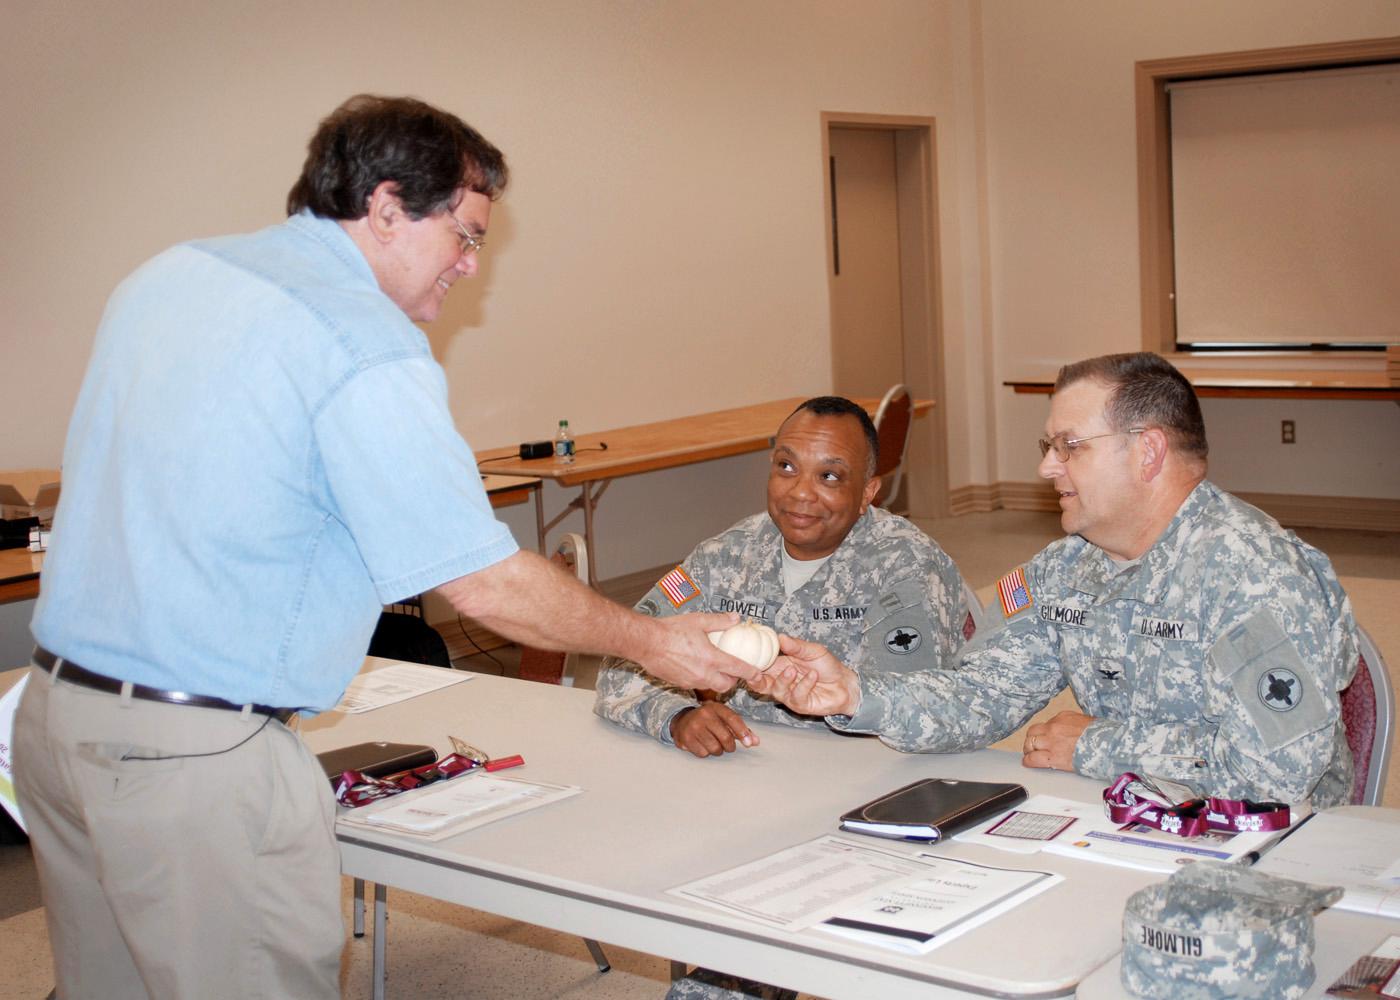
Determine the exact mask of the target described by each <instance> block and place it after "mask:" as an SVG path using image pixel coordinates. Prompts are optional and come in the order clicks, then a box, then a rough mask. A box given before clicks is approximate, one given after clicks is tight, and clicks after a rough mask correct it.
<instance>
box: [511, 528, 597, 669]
mask: <svg viewBox="0 0 1400 1000" xmlns="http://www.w3.org/2000/svg"><path fill="white" fill-rule="evenodd" d="M551 558H552V559H553V561H554V562H556V563H558V564H559V565H560V566H562V567H564V568H565V569H567V570H570V571H571V572H572V573H573V574H574V575H575V576H576V577H578V579H579V580H580V581H581V582H582V583H583V584H584V586H587V585H588V543H587V542H585V541H584V540H583V536H582V535H580V534H577V533H575V532H572V531H571V532H569V533H568V534H566V535H565V536H564V537H563V538H561V539H560V540H559V547H558V548H557V549H555V550H554V555H553V556H552V557H551ZM577 664H578V654H577V653H568V652H563V651H556V650H552V649H536V648H535V647H534V646H521V647H520V678H521V680H527V681H539V682H540V683H542V684H563V685H564V686H565V687H573V685H574V668H575V667H576V666H577Z"/></svg>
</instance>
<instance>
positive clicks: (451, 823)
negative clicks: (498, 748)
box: [340, 771, 583, 840]
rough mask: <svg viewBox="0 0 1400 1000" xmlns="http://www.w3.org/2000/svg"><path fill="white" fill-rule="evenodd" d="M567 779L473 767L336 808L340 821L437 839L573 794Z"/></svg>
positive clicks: (573, 788)
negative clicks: (560, 780)
mask: <svg viewBox="0 0 1400 1000" xmlns="http://www.w3.org/2000/svg"><path fill="white" fill-rule="evenodd" d="M581 791H583V789H581V788H578V787H576V786H573V785H551V784H546V783H545V782H542V781H525V780H523V779H520V778H498V777H495V776H493V775H489V774H486V773H485V772H483V771H476V772H473V773H471V774H468V775H464V776H462V777H459V778H454V779H452V780H450V781H444V782H440V783H438V784H434V785H429V786H428V787H426V788H421V789H417V790H415V791H411V792H404V793H403V794H402V795H396V796H394V797H392V798H389V799H384V800H381V801H380V802H376V803H374V804H373V805H369V806H365V807H363V808H360V809H352V810H349V811H348V812H345V813H342V814H341V817H340V822H342V823H348V824H351V825H353V826H363V827H368V828H369V829H372V830H385V831H393V832H396V833H411V834H416V835H417V836H420V837H427V838H428V839H431V840H437V839H439V838H441V837H446V836H450V835H452V834H457V833H461V832H463V831H465V830H471V829H475V828H476V827H478V826H484V825H485V824H487V823H492V822H494V821H496V820H498V819H504V818H505V817H506V816H514V815H515V814H516V813H521V812H525V811H526V810H528V809H534V808H537V807H538V806H542V805H546V804H548V803H550V802H557V801H559V800H560V799H566V798H568V797H569V796H571V795H577V794H578V793H579V792H581Z"/></svg>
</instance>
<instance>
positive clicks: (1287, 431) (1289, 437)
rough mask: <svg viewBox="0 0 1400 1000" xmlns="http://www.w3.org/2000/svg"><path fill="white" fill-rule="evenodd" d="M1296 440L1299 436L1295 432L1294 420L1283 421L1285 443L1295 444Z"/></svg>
mask: <svg viewBox="0 0 1400 1000" xmlns="http://www.w3.org/2000/svg"><path fill="white" fill-rule="evenodd" d="M1296 440H1297V437H1296V436H1295V435H1294V433H1293V421H1291V420H1285V421H1284V422H1283V443H1284V444H1293V443H1294V442H1295V441H1296Z"/></svg>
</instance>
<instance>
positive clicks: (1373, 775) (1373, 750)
mask: <svg viewBox="0 0 1400 1000" xmlns="http://www.w3.org/2000/svg"><path fill="white" fill-rule="evenodd" d="M1356 631H1357V635H1358V637H1359V638H1360V643H1359V645H1360V647H1361V648H1360V650H1359V652H1360V658H1359V662H1358V663H1357V665H1356V676H1355V677H1353V678H1352V680H1351V683H1350V684H1348V685H1347V686H1346V688H1345V689H1343V691H1342V722H1343V724H1344V725H1345V726H1346V731H1347V745H1348V746H1350V747H1351V757H1352V761H1353V763H1354V764H1355V767H1356V777H1355V779H1354V780H1355V785H1354V786H1353V788H1352V796H1351V801H1352V802H1353V804H1355V805H1365V806H1378V805H1380V804H1381V796H1382V795H1384V794H1385V777H1386V771H1387V770H1389V768H1390V741H1391V738H1392V737H1393V736H1394V730H1395V720H1394V718H1393V716H1394V711H1395V696H1394V692H1393V691H1392V690H1391V685H1390V673H1389V671H1388V670H1387V669H1386V665H1385V661H1384V660H1383V659H1382V658H1381V653H1380V650H1378V649H1377V648H1376V644H1375V642H1374V641H1372V639H1371V636H1370V635H1369V634H1368V633H1367V631H1366V630H1365V629H1364V628H1362V627H1361V626H1359V625H1358V626H1357V628H1356Z"/></svg>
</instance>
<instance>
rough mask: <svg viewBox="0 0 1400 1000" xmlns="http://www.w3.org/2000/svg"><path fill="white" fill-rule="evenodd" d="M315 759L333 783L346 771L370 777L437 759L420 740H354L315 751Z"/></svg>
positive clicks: (382, 775) (435, 752)
mask: <svg viewBox="0 0 1400 1000" xmlns="http://www.w3.org/2000/svg"><path fill="white" fill-rule="evenodd" d="M316 759H317V760H319V761H320V762H321V767H322V768H323V769H324V770H325V772H326V777H328V778H330V779H331V782H332V783H334V782H335V780H336V779H337V778H339V777H340V776H341V774H343V773H344V772H346V771H359V772H360V773H361V774H364V775H368V776H369V777H371V778H382V777H384V776H385V775H386V774H397V773H398V772H399V771H407V770H408V769H409V768H411V767H422V766H423V765H424V764H431V763H432V762H433V761H435V760H437V751H436V750H434V749H433V748H432V747H430V746H426V745H424V744H420V743H384V742H381V741H378V740H376V741H375V742H373V743H356V744H355V745H354V746H348V747H341V748H340V749H338V750H327V751H325V752H324V753H318V754H317V755H316Z"/></svg>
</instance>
